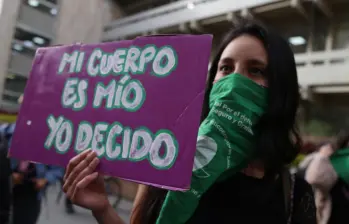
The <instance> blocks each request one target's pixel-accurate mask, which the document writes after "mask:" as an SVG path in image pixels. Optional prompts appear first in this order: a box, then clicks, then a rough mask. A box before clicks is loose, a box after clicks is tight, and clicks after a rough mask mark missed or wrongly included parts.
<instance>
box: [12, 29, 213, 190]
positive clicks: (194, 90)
mask: <svg viewBox="0 0 349 224" xmlns="http://www.w3.org/2000/svg"><path fill="white" fill-rule="evenodd" d="M211 42H212V36H211V35H173V36H150V37H139V38H136V39H134V40H130V41H120V42H111V43H101V44H91V45H84V44H75V45H69V46H55V47H48V48H40V49H38V51H37V52H36V55H35V59H34V62H33V67H32V71H31V73H30V77H29V80H28V83H27V87H26V89H25V93H24V100H23V104H22V106H21V109H20V113H19V116H18V120H17V123H16V130H15V133H14V136H13V139H12V143H11V149H10V155H11V157H14V158H17V159H21V160H29V161H34V162H40V163H44V164H51V165H60V166H66V165H67V163H68V162H69V160H70V159H71V158H72V157H74V156H75V155H77V154H78V153H80V152H81V151H82V150H81V149H82V148H83V146H86V144H87V145H88V147H92V149H93V150H95V151H96V152H98V155H99V157H100V158H101V164H100V166H99V171H100V172H102V173H104V174H107V175H111V176H116V177H120V178H124V179H128V180H132V181H135V182H139V183H147V184H150V185H154V186H157V187H162V188H166V189H171V190H186V189H188V188H189V186H190V180H191V171H192V167H193V159H194V153H195V148H196V146H195V145H196V138H197V132H198V127H199V123H200V115H201V109H202V103H203V97H204V91H205V82H206V76H207V67H208V63H209V56H210V50H211ZM137 49H138V50H137ZM154 49H155V50H156V51H154ZM76 52H77V53H76ZM115 52H118V53H115ZM103 55H104V56H103ZM108 55H109V56H110V57H108ZM69 57H70V58H69ZM63 58H65V59H66V60H63ZM103 58H104V59H103ZM70 59H71V60H70ZM69 60H70V61H69ZM109 60H110V61H109ZM107 62H108V63H110V64H108V63H107ZM174 62H175V63H174ZM109 65H110V66H109ZM142 65H144V66H142ZM123 79H124V80H123ZM127 79H128V80H127ZM113 80H114V81H113ZM122 80H123V81H122ZM131 81H132V85H131ZM98 83H99V84H98ZM100 84H104V86H105V87H104V86H102V85H100ZM87 85H88V86H87ZM97 86H98V87H97ZM118 87H120V89H121V90H120V91H119V90H117V89H118ZM141 87H142V88H141ZM97 89H98V91H97ZM103 89H104V91H110V92H105V93H109V94H110V95H107V96H108V97H109V98H105V99H103V97H102V96H103V95H102V94H103V91H102V90H103ZM141 89H143V90H144V91H143V92H142V91H141ZM69 91H70V92H69ZM95 91H97V92H98V94H95ZM118 91H119V92H118ZM112 93H113V94H112ZM97 96H98V97H97ZM84 97H85V98H84ZM99 97H101V98H99ZM100 99H103V100H100ZM107 107H108V108H107ZM83 131H85V132H83ZM89 131H90V132H89ZM91 131H92V132H91ZM126 133H127V134H126ZM156 133H157V134H156ZM84 134H85V135H84ZM78 136H80V137H81V136H82V137H81V138H80V137H79V138H78ZM110 136H111V137H110ZM125 136H126V137H125ZM137 136H138V137H137ZM139 136H141V137H139ZM109 137H110V138H109ZM84 141H85V142H84ZM128 143H129V144H128ZM165 143H166V144H165ZM160 145H161V146H160ZM165 145H166V147H167V148H166V147H165ZM119 146H120V147H119Z"/></svg>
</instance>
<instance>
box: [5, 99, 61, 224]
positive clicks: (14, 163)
mask: <svg viewBox="0 0 349 224" xmlns="http://www.w3.org/2000/svg"><path fill="white" fill-rule="evenodd" d="M22 100H23V96H21V97H20V98H19V100H18V103H20V104H21V103H22ZM15 126H16V124H15V123H12V124H3V125H2V128H1V132H2V134H3V135H4V136H6V138H7V139H8V142H9V146H10V144H11V139H12V135H13V133H14V130H15ZM26 150H30V146H28V149H26ZM11 169H12V185H13V186H12V187H13V188H12V217H11V220H12V224H35V223H36V222H37V220H38V217H39V214H40V210H41V201H42V200H41V199H42V198H43V197H44V196H45V191H46V189H47V187H48V186H49V185H50V184H53V183H55V182H56V181H58V180H59V178H61V177H62V176H63V172H62V169H61V168H59V167H55V166H47V165H44V164H39V163H31V162H28V161H18V160H16V159H11Z"/></svg>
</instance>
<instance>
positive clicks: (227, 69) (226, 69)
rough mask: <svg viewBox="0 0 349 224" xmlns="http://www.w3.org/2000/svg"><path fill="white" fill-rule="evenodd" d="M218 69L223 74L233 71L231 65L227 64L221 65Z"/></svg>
mask: <svg viewBox="0 0 349 224" xmlns="http://www.w3.org/2000/svg"><path fill="white" fill-rule="evenodd" d="M219 71H221V72H223V73H224V74H229V73H231V72H232V71H233V69H232V67H231V66H228V65H222V66H221V67H220V68H219Z"/></svg>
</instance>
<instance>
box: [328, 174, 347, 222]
mask: <svg viewBox="0 0 349 224" xmlns="http://www.w3.org/2000/svg"><path fill="white" fill-rule="evenodd" d="M331 196H332V212H331V218H330V221H329V224H342V223H343V224H347V223H348V218H347V217H348V211H349V186H348V185H347V184H346V183H345V182H344V181H343V180H342V179H339V180H338V181H337V183H336V184H335V186H334V187H333V188H332V191H331Z"/></svg>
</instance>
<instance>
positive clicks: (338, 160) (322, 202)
mask: <svg viewBox="0 0 349 224" xmlns="http://www.w3.org/2000/svg"><path fill="white" fill-rule="evenodd" d="M305 179H306V180H307V181H308V182H309V183H310V184H311V185H312V186H313V188H314V192H315V202H316V207H317V221H318V224H332V223H333V224H342V223H343V224H345V223H348V222H349V217H348V216H347V211H349V132H341V133H340V134H339V135H338V139H337V142H336V143H335V144H330V143H327V144H323V145H321V147H320V148H319V150H318V152H316V153H315V154H314V156H313V158H312V160H311V161H310V162H309V164H308V166H307V168H306V171H305Z"/></svg>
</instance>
